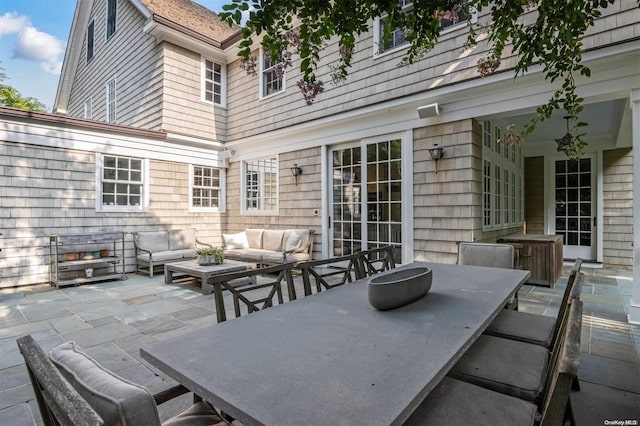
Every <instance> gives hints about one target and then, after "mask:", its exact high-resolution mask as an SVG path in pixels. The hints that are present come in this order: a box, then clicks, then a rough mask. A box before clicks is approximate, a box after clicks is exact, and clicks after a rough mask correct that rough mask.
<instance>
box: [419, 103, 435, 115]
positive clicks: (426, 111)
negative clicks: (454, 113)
mask: <svg viewBox="0 0 640 426" xmlns="http://www.w3.org/2000/svg"><path fill="white" fill-rule="evenodd" d="M439 115H440V108H439V107H438V104H437V103H435V104H429V105H423V106H421V107H418V117H420V118H429V117H437V116H439Z"/></svg>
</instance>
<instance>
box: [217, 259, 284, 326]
mask: <svg viewBox="0 0 640 426" xmlns="http://www.w3.org/2000/svg"><path fill="white" fill-rule="evenodd" d="M291 268H292V264H291V263H282V264H278V265H274V266H268V267H265V268H254V269H247V270H245V271H240V272H229V273H225V274H217V275H214V276H212V277H211V278H210V279H209V280H208V283H209V284H213V285H215V284H220V285H221V286H222V289H223V290H225V289H226V290H227V291H229V293H231V295H232V298H233V309H234V313H235V316H236V318H238V317H240V316H241V315H242V309H241V304H242V306H244V307H245V308H246V312H247V314H250V313H253V312H257V311H260V310H262V309H266V308H270V307H272V306H273V305H274V304H275V299H276V297H277V300H278V304H280V305H281V304H282V303H284V299H283V295H282V283H283V281H284V282H285V284H286V286H287V293H288V296H289V300H295V298H296V296H295V288H294V286H293V276H292V273H291ZM223 318H224V319H226V315H224V316H223Z"/></svg>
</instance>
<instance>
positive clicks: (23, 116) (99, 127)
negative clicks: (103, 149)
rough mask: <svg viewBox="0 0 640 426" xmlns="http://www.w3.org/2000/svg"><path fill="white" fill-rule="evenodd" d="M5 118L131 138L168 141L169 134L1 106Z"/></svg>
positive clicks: (0, 115)
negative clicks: (123, 135)
mask: <svg viewBox="0 0 640 426" xmlns="http://www.w3.org/2000/svg"><path fill="white" fill-rule="evenodd" d="M4 117H10V118H16V119H20V120H35V121H38V122H41V123H46V124H56V125H64V126H69V127H76V128H82V129H86V130H96V131H105V132H111V133H119V134H125V135H129V136H142V137H148V138H155V139H167V133H166V132H164V131H161V130H149V129H141V128H139V127H131V126H123V125H120V124H111V123H105V122H102V121H93V120H86V119H84V118H73V117H66V116H63V115H59V114H51V113H48V112H37V111H28V110H24V109H18V108H11V107H3V106H0V118H4Z"/></svg>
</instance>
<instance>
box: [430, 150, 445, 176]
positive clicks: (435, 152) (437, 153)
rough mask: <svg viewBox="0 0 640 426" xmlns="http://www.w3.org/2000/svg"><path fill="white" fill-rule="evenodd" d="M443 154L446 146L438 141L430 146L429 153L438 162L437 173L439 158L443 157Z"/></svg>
mask: <svg viewBox="0 0 640 426" xmlns="http://www.w3.org/2000/svg"><path fill="white" fill-rule="evenodd" d="M443 154H444V148H443V147H441V146H439V145H438V144H437V143H434V144H433V146H432V147H431V148H429V155H431V159H432V160H433V161H435V162H436V173H438V160H439V159H441V158H442V156H443Z"/></svg>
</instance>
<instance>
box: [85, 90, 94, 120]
mask: <svg viewBox="0 0 640 426" xmlns="http://www.w3.org/2000/svg"><path fill="white" fill-rule="evenodd" d="M84 118H86V119H87V120H91V119H93V107H92V105H91V96H89V97H88V98H87V99H86V100H85V101H84Z"/></svg>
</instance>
